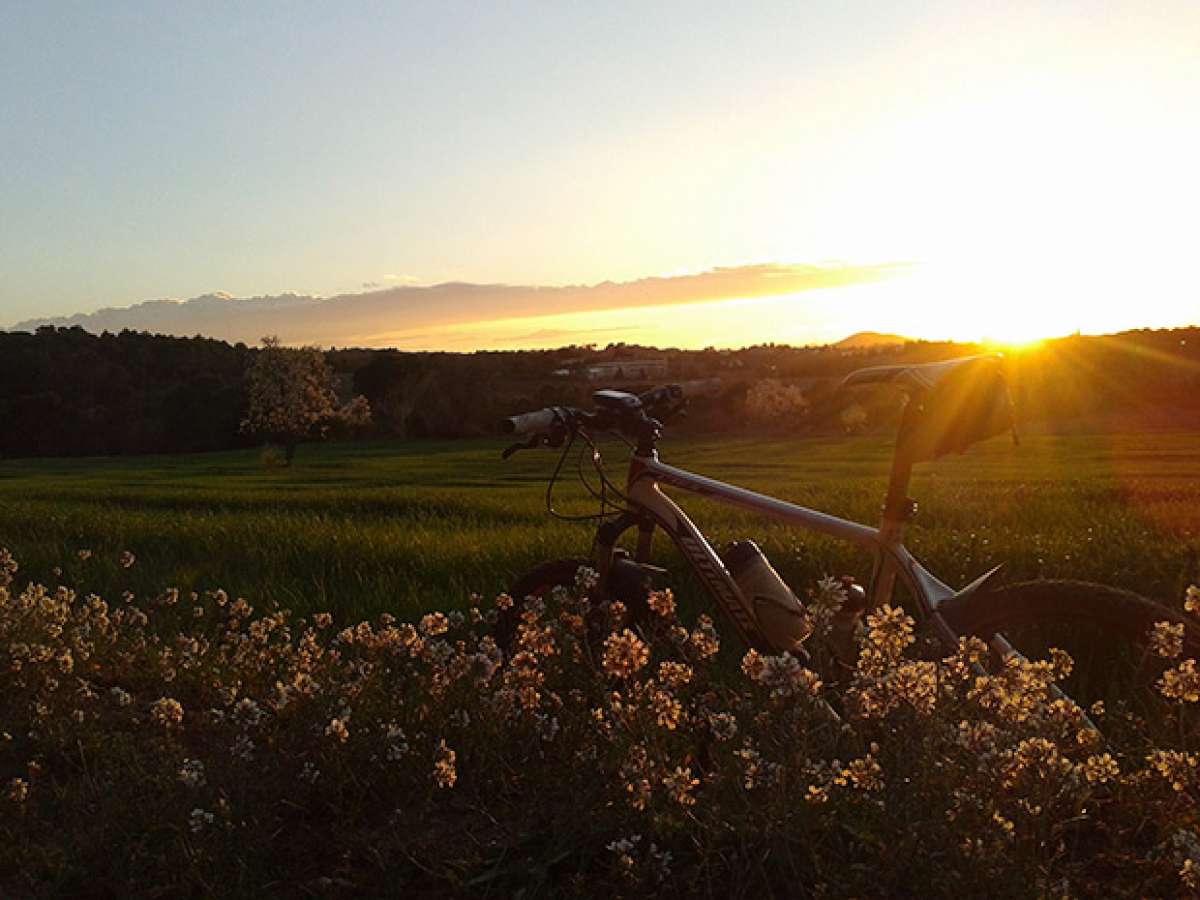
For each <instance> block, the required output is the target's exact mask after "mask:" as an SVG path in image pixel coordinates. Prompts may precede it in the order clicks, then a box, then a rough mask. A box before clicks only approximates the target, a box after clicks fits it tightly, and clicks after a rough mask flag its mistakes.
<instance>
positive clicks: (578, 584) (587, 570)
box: [575, 566, 600, 594]
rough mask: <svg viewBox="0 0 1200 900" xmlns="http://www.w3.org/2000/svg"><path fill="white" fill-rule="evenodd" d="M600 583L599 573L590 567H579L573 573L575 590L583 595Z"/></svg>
mask: <svg viewBox="0 0 1200 900" xmlns="http://www.w3.org/2000/svg"><path fill="white" fill-rule="evenodd" d="M599 583H600V573H599V572H597V571H596V570H595V569H593V568H591V567H590V566H580V567H579V569H578V570H576V572H575V589H576V590H578V591H579V592H580V593H581V594H585V593H587V592H588V591H590V590H591V589H592V588H594V587H595V586H596V585H597V584H599Z"/></svg>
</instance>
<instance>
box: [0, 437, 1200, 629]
mask: <svg viewBox="0 0 1200 900" xmlns="http://www.w3.org/2000/svg"><path fill="white" fill-rule="evenodd" d="M501 446H502V444H501V443H499V442H474V443H462V442H459V443H407V444H385V443H373V444H354V445H328V446H306V447H303V448H301V451H300V453H299V454H298V456H297V459H296V464H295V466H294V467H293V468H291V469H290V470H289V469H278V468H274V469H272V468H264V467H263V466H262V465H261V463H260V461H259V454H258V453H257V452H253V451H247V452H234V453H219V454H207V455H196V456H177V457H138V458H121V459H86V460H29V461H24V460H16V461H4V462H0V546H6V547H8V548H9V549H11V550H12V552H13V553H14V554H15V555H16V556H17V557H18V559H20V561H21V563H22V566H23V577H28V578H34V579H38V580H45V581H53V580H55V575H54V574H53V569H54V567H56V566H58V567H61V568H62V569H63V570H64V571H63V573H62V575H61V578H60V580H61V581H62V582H64V583H67V584H72V585H75V586H77V587H79V588H82V589H87V590H93V591H96V592H98V593H101V594H103V595H105V596H113V595H114V594H119V592H120V591H121V590H124V589H129V590H132V591H134V592H135V593H138V594H139V595H140V594H146V593H155V592H158V591H159V590H161V589H163V588H165V587H168V586H177V587H179V588H181V589H185V590H187V589H195V590H204V589H209V588H215V587H224V588H225V589H226V590H228V591H229V592H230V593H236V594H239V595H243V596H245V597H247V598H248V599H250V600H251V601H252V602H255V603H256V604H261V603H263V602H264V601H271V602H276V603H278V604H280V605H281V606H289V607H293V608H296V609H299V610H313V609H329V610H332V611H334V612H335V613H337V614H338V615H339V616H342V617H346V618H353V617H358V616H363V615H373V614H376V613H378V612H380V611H383V610H391V611H394V612H397V613H400V614H409V613H411V612H413V611H416V610H418V609H428V608H432V607H451V606H462V605H464V604H465V603H466V602H467V597H468V596H469V593H470V592H471V591H478V592H481V593H484V594H491V593H494V592H496V591H499V590H501V589H503V588H504V587H505V586H506V585H507V584H508V583H510V581H511V580H512V579H513V577H514V576H516V575H518V574H519V573H520V572H521V571H523V570H524V569H526V568H528V567H530V566H531V565H533V564H535V563H536V562H538V561H540V560H543V559H547V558H554V557H563V556H575V555H579V554H581V553H583V552H586V548H587V546H588V543H589V540H590V532H589V529H588V527H587V526H585V525H578V524H564V523H559V522H555V521H553V520H551V519H550V518H549V517H548V516H547V515H546V513H545V508H544V499H543V498H544V488H545V483H546V478H547V476H548V474H549V472H550V470H551V469H552V467H553V463H554V456H553V455H552V454H551V453H532V452H530V453H525V454H520V455H518V456H517V457H516V458H515V459H513V460H511V461H509V462H507V463H505V462H501V460H500V458H499V449H500V448H501ZM889 453H890V448H889V443H888V441H886V440H885V439H881V438H877V437H867V438H853V439H844V440H786V441H785V440H779V439H762V440H748V439H739V440H733V439H709V440H699V439H692V440H688V441H674V442H672V441H666V442H664V445H663V457H664V459H666V460H667V461H669V462H672V463H674V464H677V465H681V466H684V467H687V468H690V469H693V470H695V471H697V472H700V473H703V474H707V475H711V476H714V477H717V478H721V479H725V480H729V481H732V482H735V483H738V484H742V485H745V486H748V487H750V488H753V489H756V490H761V491H765V492H768V493H771V494H773V495H776V496H780V497H783V498H785V499H788V500H792V501H796V502H800V503H804V504H806V505H812V506H816V507H818V508H820V509H823V510H826V511H828V512H832V513H835V514H838V515H842V516H847V517H850V518H855V519H858V520H861V521H868V522H874V521H875V519H876V517H877V515H878V507H879V501H880V498H881V496H882V493H883V489H884V485H885V481H886V473H887V463H888V458H889ZM612 470H613V471H614V472H615V473H618V474H620V473H621V472H622V467H621V465H620V458H619V455H618V454H616V452H615V450H614V454H613V459H612ZM912 494H913V496H915V497H917V498H918V499H919V501H920V503H921V511H920V515H919V516H918V519H917V523H916V525H915V526H914V528H913V529H912V532H911V537H910V545H911V546H912V548H913V550H914V552H916V554H917V555H918V556H919V557H920V558H921V559H922V560H923V561H924V562H925V563H926V564H927V565H928V566H929V567H930V568H931V569H932V570H933V571H934V572H936V573H937V574H939V575H940V576H942V577H943V579H944V580H946V581H948V582H949V583H951V584H961V583H965V582H966V581H968V580H970V579H971V578H973V577H974V576H975V575H977V574H979V573H980V572H982V571H983V570H985V569H986V568H989V567H990V566H992V565H995V564H996V563H998V562H1001V561H1005V562H1006V563H1007V565H1006V570H1005V571H1006V573H1007V574H1006V575H1005V576H1004V577H1005V579H1006V580H1018V579H1023V578H1030V577H1037V576H1046V577H1075V578H1085V579H1091V580H1096V581H1103V582H1107V583H1111V584H1116V585H1119V586H1122V587H1127V588H1131V589H1134V590H1137V591H1139V592H1141V593H1144V594H1147V595H1152V596H1159V597H1161V598H1163V599H1170V600H1172V601H1177V599H1178V597H1179V595H1180V594H1181V592H1182V590H1183V589H1184V587H1185V586H1186V584H1187V583H1189V582H1190V581H1195V580H1196V579H1197V577H1198V572H1200V436H1198V435H1196V434H1187V433H1174V434H1150V435H1116V436H1113V435H1092V436H1082V435H1075V436H1065V437H1064V436H1054V437H1052V436H1034V437H1028V438H1026V439H1025V440H1024V441H1023V443H1022V444H1021V446H1019V447H1014V446H1013V445H1012V443H1011V442H1010V441H1008V440H1007V439H1005V438H998V439H995V440H992V441H990V442H988V443H986V444H984V445H981V446H980V447H977V448H975V449H974V450H972V451H971V452H970V453H968V454H967V455H965V456H963V457H956V458H953V459H948V460H943V461H939V462H937V463H932V464H926V465H924V466H922V467H920V469H919V471H918V473H917V477H916V479H915V481H914V484H913V488H912ZM561 496H562V499H563V501H564V502H563V506H564V508H566V509H567V510H569V511H573V512H584V511H587V510H588V509H590V508H591V507H590V506H589V505H587V504H585V502H584V495H583V494H582V492H581V490H580V489H579V488H578V487H577V486H576V485H575V484H574V483H573V481H572V479H571V478H569V477H568V478H567V479H566V480H565V481H564V486H563V490H562V494H561ZM685 506H686V508H688V509H689V511H693V512H694V513H695V514H696V518H697V519H698V521H699V522H700V523H701V525H702V526H704V527H705V528H706V530H708V533H709V534H710V536H711V537H712V538H714V539H715V540H716V541H720V542H723V541H727V540H731V539H734V538H740V537H747V536H749V537H754V538H756V539H758V540H759V542H760V543H761V544H762V546H763V547H764V549H765V550H766V552H767V554H768V555H769V556H770V557H771V559H772V560H773V562H775V564H776V566H777V567H778V568H779V569H780V570H781V571H782V572H783V573H784V574H785V576H786V577H788V578H789V579H790V580H792V582H793V584H796V585H803V584H805V583H808V582H809V581H811V579H813V578H815V577H817V576H819V575H821V574H822V573H825V572H832V573H842V572H857V573H863V572H864V571H865V568H864V567H865V561H864V560H862V559H860V558H859V556H858V555H857V554H856V551H853V550H852V549H850V548H846V547H843V546H841V545H837V544H834V543H832V542H829V541H825V540H817V539H814V538H813V537H811V536H807V535H804V534H801V533H795V532H789V531H787V530H785V529H782V528H779V527H775V526H766V527H764V526H763V525H762V524H761V523H756V522H753V521H751V520H749V519H748V518H746V517H744V516H743V515H741V514H739V513H736V512H732V511H727V510H722V509H717V508H712V507H707V506H706V505H705V504H704V503H698V504H697V503H685ZM83 548H86V549H90V550H92V551H94V554H95V555H94V557H93V558H92V559H91V560H89V561H87V562H86V563H81V562H79V560H78V559H77V555H76V554H77V551H78V550H80V549H83ZM660 549H662V550H666V548H660ZM122 550H130V551H132V552H133V553H134V554H136V556H137V563H136V565H134V566H133V567H132V568H130V569H128V570H123V569H121V568H120V567H119V566H118V565H117V563H116V557H117V555H118V553H119V552H120V551H122ZM662 558H663V560H664V561H665V562H666V563H667V564H668V565H671V564H672V562H673V561H676V560H675V558H674V556H673V554H672V553H670V552H665V553H663V554H662ZM676 571H678V569H676ZM676 582H677V586H678V587H679V589H680V591H681V593H683V594H684V595H685V596H686V595H687V594H688V593H689V588H688V586H687V583H686V580H685V579H682V578H680V577H678V576H677V577H676Z"/></svg>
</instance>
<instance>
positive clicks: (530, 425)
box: [500, 407, 558, 434]
mask: <svg viewBox="0 0 1200 900" xmlns="http://www.w3.org/2000/svg"><path fill="white" fill-rule="evenodd" d="M557 418H558V412H557V411H556V410H554V409H552V408H550V407H547V408H546V409H539V410H537V412H531V413H522V414H521V415H519V416H509V417H508V418H507V419H501V420H500V430H501V431H502V432H504V433H505V434H536V433H537V432H539V431H548V430H549V429H550V427H551V426H552V425H553V424H554V422H555V420H556V419H557Z"/></svg>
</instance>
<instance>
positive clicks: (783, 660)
mask: <svg viewBox="0 0 1200 900" xmlns="http://www.w3.org/2000/svg"><path fill="white" fill-rule="evenodd" d="M753 652H754V651H751V653H753ZM748 657H750V654H749V653H747V654H746V657H743V659H742V669H743V671H747V672H748V673H753V674H752V675H751V677H752V678H753V679H754V681H756V682H758V683H759V684H761V685H763V686H764V687H768V688H770V689H771V696H772V697H793V696H807V697H815V696H816V695H817V694H818V693H819V692H820V690H821V679H820V678H818V677H817V673H816V672H813V671H812V670H811V669H806V668H804V666H802V665H800V661H799V660H798V659H796V657H794V656H792V655H791V654H790V653H781V654H780V655H779V656H760V655H758V654H757V653H755V656H754V658H753V659H748Z"/></svg>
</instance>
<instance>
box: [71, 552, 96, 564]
mask: <svg viewBox="0 0 1200 900" xmlns="http://www.w3.org/2000/svg"><path fill="white" fill-rule="evenodd" d="M75 555H76V556H78V557H79V561H80V562H87V561H88V560H89V559H91V558H92V551H91V550H80V551H79V552H78V553H76V554H75Z"/></svg>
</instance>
